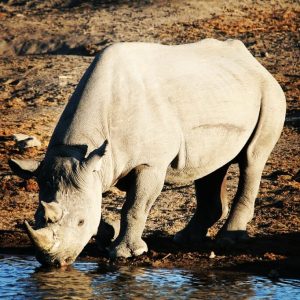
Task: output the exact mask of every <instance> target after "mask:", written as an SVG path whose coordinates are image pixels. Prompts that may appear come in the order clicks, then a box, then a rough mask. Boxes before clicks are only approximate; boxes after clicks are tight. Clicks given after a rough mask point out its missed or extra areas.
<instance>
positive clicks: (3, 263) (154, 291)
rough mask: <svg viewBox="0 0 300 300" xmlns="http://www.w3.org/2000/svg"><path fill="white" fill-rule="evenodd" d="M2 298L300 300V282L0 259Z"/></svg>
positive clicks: (245, 276) (174, 270) (257, 277)
mask: <svg viewBox="0 0 300 300" xmlns="http://www.w3.org/2000/svg"><path fill="white" fill-rule="evenodd" d="M0 299H14V300H18V299H206V300H208V299H281V300H282V299H289V300H290V299H300V279H280V280H278V281H272V280H270V279H268V278H266V277H261V276H252V275H246V274H240V273H228V272H227V273H226V272H206V273H203V272H201V271H199V272H197V271H190V270H184V269H159V268H141V267H109V266H99V265H98V264H97V263H93V262H76V263H75V264H74V265H73V266H72V267H70V268H68V269H65V270H61V269H51V270H47V269H42V268H40V266H39V263H38V262H37V261H36V260H35V258H33V257H16V256H14V257H12V256H5V257H4V258H3V259H1V260H0Z"/></svg>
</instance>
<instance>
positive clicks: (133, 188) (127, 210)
mask: <svg viewBox="0 0 300 300" xmlns="http://www.w3.org/2000/svg"><path fill="white" fill-rule="evenodd" d="M165 176H166V170H162V169H158V168H155V167H149V166H140V167H138V168H136V169H135V170H134V172H131V174H130V177H129V178H128V180H127V183H126V184H127V188H126V190H127V192H126V201H125V203H124V205H123V208H122V211H121V224H120V233H119V235H118V237H117V238H116V240H115V241H114V242H113V243H112V245H111V246H110V248H109V255H110V257H111V258H116V257H125V258H127V257H131V256H138V255H140V254H142V253H144V252H147V251H148V247H147V244H146V243H145V242H144V241H143V240H142V238H141V237H142V233H143V231H144V228H145V223H146V219H147V217H148V214H149V211H150V209H151V207H152V205H153V203H154V201H155V200H156V198H157V197H158V195H159V194H160V192H161V190H162V188H163V185H164V179H165Z"/></svg>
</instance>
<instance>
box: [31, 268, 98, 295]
mask: <svg viewBox="0 0 300 300" xmlns="http://www.w3.org/2000/svg"><path fill="white" fill-rule="evenodd" d="M31 280H32V284H33V285H35V287H36V290H37V291H36V292H37V294H38V295H42V299H53V297H55V298H56V299H62V298H64V299H65V297H68V299H92V298H93V288H92V284H91V283H92V280H93V277H92V276H91V275H90V274H89V273H86V272H81V271H79V270H76V269H75V268H73V267H68V268H65V269H50V270H49V269H48V270H46V269H44V268H37V269H36V271H35V273H33V274H32V277H31ZM32 288H33V287H32V286H31V287H30V289H31V290H32Z"/></svg>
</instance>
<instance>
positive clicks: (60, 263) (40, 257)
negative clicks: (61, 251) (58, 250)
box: [35, 250, 76, 268]
mask: <svg viewBox="0 0 300 300" xmlns="http://www.w3.org/2000/svg"><path fill="white" fill-rule="evenodd" d="M35 256H36V259H37V261H38V262H39V263H40V264H41V265H43V266H45V267H55V268H62V267H66V266H69V265H71V264H72V263H73V262H74V261H75V259H76V256H75V257H74V256H73V255H72V256H71V255H69V256H68V255H66V256H64V257H62V258H60V257H58V256H57V255H52V254H50V253H45V252H43V251H40V250H37V251H36V254H35Z"/></svg>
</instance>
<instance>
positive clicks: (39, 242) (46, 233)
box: [25, 221, 54, 251]
mask: <svg viewBox="0 0 300 300" xmlns="http://www.w3.org/2000/svg"><path fill="white" fill-rule="evenodd" d="M25 225H26V228H27V233H28V235H29V238H30V239H31V241H32V242H33V244H34V245H35V246H36V247H37V248H39V249H40V250H44V251H47V250H49V249H50V248H51V247H52V246H53V244H54V240H53V232H52V231H51V230H50V229H48V228H41V229H38V230H34V229H33V228H32V227H31V226H30V225H29V224H28V222H27V221H25Z"/></svg>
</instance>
